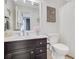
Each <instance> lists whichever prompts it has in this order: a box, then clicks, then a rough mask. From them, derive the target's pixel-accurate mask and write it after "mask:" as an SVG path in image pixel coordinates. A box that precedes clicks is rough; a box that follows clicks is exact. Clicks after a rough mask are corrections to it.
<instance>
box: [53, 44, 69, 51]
mask: <svg viewBox="0 0 79 59" xmlns="http://www.w3.org/2000/svg"><path fill="white" fill-rule="evenodd" d="M53 47H55V48H57V49H60V50H69V48H68V47H67V46H66V45H64V44H61V43H57V44H54V45H53Z"/></svg>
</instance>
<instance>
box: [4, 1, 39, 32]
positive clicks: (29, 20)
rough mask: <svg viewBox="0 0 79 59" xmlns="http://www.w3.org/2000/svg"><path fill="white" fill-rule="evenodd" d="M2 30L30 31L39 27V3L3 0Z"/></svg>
mask: <svg viewBox="0 0 79 59" xmlns="http://www.w3.org/2000/svg"><path fill="white" fill-rule="evenodd" d="M4 7H5V9H4V10H5V11H4V13H5V14H4V15H5V16H4V18H5V22H4V28H5V29H4V30H5V31H7V30H13V31H32V30H36V29H37V28H38V27H39V22H40V17H39V16H40V15H39V3H36V2H33V1H30V0H5V5H4Z"/></svg>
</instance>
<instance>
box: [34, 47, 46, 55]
mask: <svg viewBox="0 0 79 59" xmlns="http://www.w3.org/2000/svg"><path fill="white" fill-rule="evenodd" d="M40 53H46V47H40V48H36V49H35V54H40Z"/></svg>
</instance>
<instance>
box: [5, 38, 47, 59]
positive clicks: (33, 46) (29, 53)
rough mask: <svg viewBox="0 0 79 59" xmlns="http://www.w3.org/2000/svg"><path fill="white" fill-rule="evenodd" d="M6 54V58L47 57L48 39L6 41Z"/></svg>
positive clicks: (43, 58) (41, 58)
mask: <svg viewBox="0 0 79 59" xmlns="http://www.w3.org/2000/svg"><path fill="white" fill-rule="evenodd" d="M4 54H5V55H4V59H47V39H46V38H38V39H32V40H21V41H12V42H5V43H4Z"/></svg>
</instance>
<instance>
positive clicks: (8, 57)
mask: <svg viewBox="0 0 79 59" xmlns="http://www.w3.org/2000/svg"><path fill="white" fill-rule="evenodd" d="M11 56H12V54H7V55H5V56H4V59H11Z"/></svg>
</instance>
